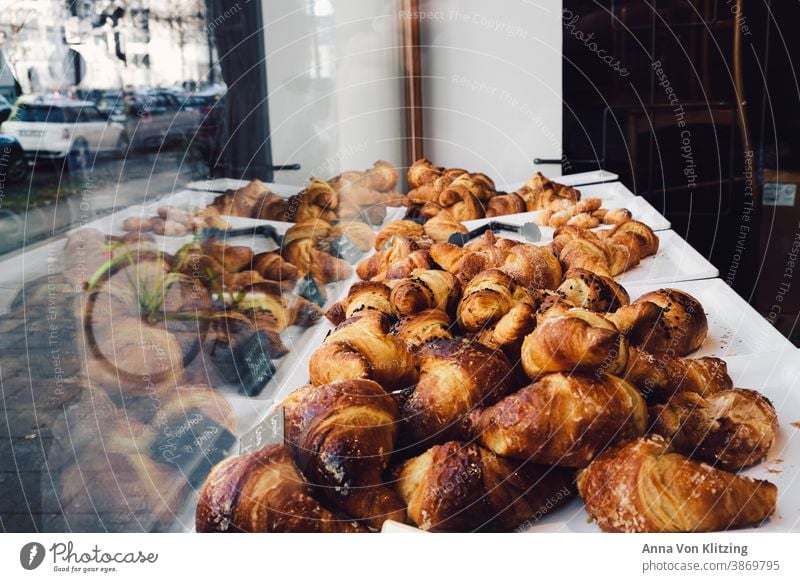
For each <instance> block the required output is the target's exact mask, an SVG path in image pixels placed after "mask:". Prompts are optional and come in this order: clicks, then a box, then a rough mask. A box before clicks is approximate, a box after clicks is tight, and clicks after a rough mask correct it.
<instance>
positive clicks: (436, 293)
mask: <svg viewBox="0 0 800 582" xmlns="http://www.w3.org/2000/svg"><path fill="white" fill-rule="evenodd" d="M460 295H461V285H460V284H459V282H458V279H456V277H455V275H453V274H451V273H448V272H447V271H438V270H418V271H414V272H413V273H412V275H411V277H409V278H408V279H400V280H397V281H394V282H393V283H392V294H391V302H392V305H393V306H394V309H395V311H397V313H398V314H400V315H411V314H413V313H417V312H419V311H422V310H424V309H441V310H444V311H448V312H452V311H453V308H454V307H455V304H456V302H457V301H458V298H459V296H460Z"/></svg>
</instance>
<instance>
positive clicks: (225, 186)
mask: <svg viewBox="0 0 800 582" xmlns="http://www.w3.org/2000/svg"><path fill="white" fill-rule="evenodd" d="M249 183H250V180H237V179H235V178H216V179H214V180H197V181H195V182H189V183H188V184H186V187H187V188H191V189H192V190H200V191H203V192H217V193H219V192H225V191H226V190H237V189H239V188H243V187H244V186H247V185H248V184H249ZM265 184H266V185H267V186H269V189H270V191H271V192H272V193H273V194H277V195H278V196H283V197H284V198H289V197H290V196H294V195H295V194H297V193H298V192H300V190H302V189H303V188H302V186H292V185H291V184H278V183H275V182H265Z"/></svg>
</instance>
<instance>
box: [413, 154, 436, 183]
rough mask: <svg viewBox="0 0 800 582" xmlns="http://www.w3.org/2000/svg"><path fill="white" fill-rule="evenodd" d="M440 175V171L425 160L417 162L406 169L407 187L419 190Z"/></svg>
mask: <svg viewBox="0 0 800 582" xmlns="http://www.w3.org/2000/svg"><path fill="white" fill-rule="evenodd" d="M441 175H442V169H441V168H437V167H436V166H434V165H433V164H432V163H430V162H429V161H428V160H426V159H424V158H423V159H421V160H417V161H416V162H414V163H413V164H411V166H410V167H409V168H408V185H409V187H411V188H419V187H420V186H423V185H425V184H430V183H432V182H433V181H434V180H436V178H438V177H439V176H441Z"/></svg>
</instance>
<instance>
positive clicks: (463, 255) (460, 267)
mask: <svg viewBox="0 0 800 582" xmlns="http://www.w3.org/2000/svg"><path fill="white" fill-rule="evenodd" d="M430 253H431V258H432V259H433V260H434V261H435V262H436V264H437V265H439V266H440V267H441V268H442V269H444V270H445V271H447V272H449V273H453V274H454V275H455V276H456V277H458V279H459V281H461V283H462V284H467V283H469V282H470V281H471V280H472V279H473V278H474V277H475V276H476V275H477V274H478V273H481V272H482V271H485V270H486V269H494V268H498V267H500V266H502V264H503V262H504V261H505V259H506V256H507V255H508V251H504V250H502V249H500V248H494V249H486V250H480V251H474V250H472V248H464V247H459V246H456V245H452V244H450V243H434V244H432V245H431V248H430Z"/></svg>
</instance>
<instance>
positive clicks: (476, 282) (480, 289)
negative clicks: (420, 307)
mask: <svg viewBox="0 0 800 582" xmlns="http://www.w3.org/2000/svg"><path fill="white" fill-rule="evenodd" d="M533 302H534V300H533V298H532V297H531V295H530V293H528V292H527V291H526V290H525V289H524V288H523V287H522V286H521V285H517V283H516V281H514V279H513V278H511V276H510V275H507V274H506V273H504V272H503V271H501V270H499V269H487V270H485V271H483V272H482V273H481V274H480V275H478V276H476V277H475V278H474V279H472V281H470V282H469V283H468V284H467V285H466V286H465V287H464V293H463V296H462V298H461V301H460V302H459V304H458V308H457V310H456V313H457V316H458V323H459V325H460V326H461V327H462V328H464V329H465V330H468V331H478V330H481V329H484V328H485V327H486V326H488V325H490V324H492V323H494V322H495V321H498V320H499V319H500V318H501V317H503V316H504V315H505V314H506V313H508V312H509V311H510V310H511V308H512V307H514V306H515V305H518V304H519V303H533Z"/></svg>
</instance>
